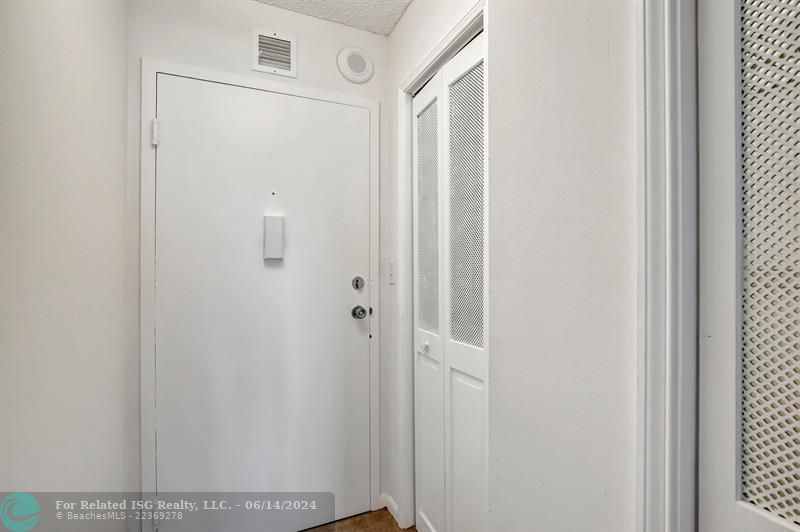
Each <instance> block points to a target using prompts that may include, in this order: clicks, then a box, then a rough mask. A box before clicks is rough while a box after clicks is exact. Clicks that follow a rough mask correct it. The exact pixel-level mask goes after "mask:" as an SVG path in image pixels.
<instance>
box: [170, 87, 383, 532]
mask: <svg viewBox="0 0 800 532" xmlns="http://www.w3.org/2000/svg"><path fill="white" fill-rule="evenodd" d="M157 116H158V123H159V127H160V137H161V139H160V140H161V141H160V145H159V146H158V148H157V162H156V187H155V204H156V209H155V284H156V287H155V301H156V302H155V367H156V369H155V372H156V375H155V380H156V398H155V401H156V419H157V488H158V491H160V492H174V491H258V492H298V491H314V492H332V493H333V494H334V495H335V502H336V513H335V516H336V518H341V517H344V516H349V515H352V514H357V513H360V512H364V511H367V510H369V509H370V341H371V340H370V321H371V316H370V313H369V310H368V309H369V304H370V303H369V302H370V285H371V280H370V275H371V272H370V188H371V187H370V111H369V110H368V109H366V108H362V107H356V106H350V105H344V104H340V103H331V102H328V101H322V100H316V99H310V98H302V97H297V96H293V95H288V94H281V93H278V92H270V91H265V90H255V89H252V88H245V87H240V86H235V85H229V84H223V83H215V82H210V81H203V80H198V79H191V78H188V77H179V76H175V75H167V74H158V76H157ZM265 215H272V216H282V217H283V220H284V230H283V247H282V251H283V258H282V259H278V260H275V259H272V260H265V259H264V216H265ZM373 274H374V272H373ZM357 276H360V277H362V278H363V279H364V280H365V284H364V286H362V287H360V288H356V287H354V286H353V283H352V281H353V278H354V277H357ZM356 305H361V306H362V307H364V309H365V310H366V316H365V317H364V318H363V319H356V318H355V317H353V316H352V315H351V309H352V308H353V307H354V306H356ZM307 524H308V525H309V526H310V525H312V524H315V523H307ZM316 524H318V523H316ZM167 525H168V523H166V522H164V523H162V528H163V527H164V526H167Z"/></svg>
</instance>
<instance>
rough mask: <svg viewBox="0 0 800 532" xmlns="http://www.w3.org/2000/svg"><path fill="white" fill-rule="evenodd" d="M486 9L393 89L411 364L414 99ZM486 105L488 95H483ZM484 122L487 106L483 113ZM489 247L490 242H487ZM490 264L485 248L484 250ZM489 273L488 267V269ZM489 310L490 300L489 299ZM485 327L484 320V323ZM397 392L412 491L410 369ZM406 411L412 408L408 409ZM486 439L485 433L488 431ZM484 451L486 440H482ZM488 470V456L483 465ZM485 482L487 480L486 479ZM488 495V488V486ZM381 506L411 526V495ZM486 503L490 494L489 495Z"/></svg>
mask: <svg viewBox="0 0 800 532" xmlns="http://www.w3.org/2000/svg"><path fill="white" fill-rule="evenodd" d="M486 12H487V6H486V2H485V0H477V2H476V3H475V6H473V7H472V9H470V11H469V12H467V14H466V15H464V17H462V18H461V20H459V22H458V23H457V24H456V25H455V26H454V27H453V29H452V30H450V32H449V33H448V34H447V35H446V36H445V37H444V38H443V39H442V40H441V41H440V42H439V44H438V45H436V47H435V48H434V49H433V50H432V51H431V52H430V53H429V54H428V55H427V56H426V57H425V59H423V60H422V61H421V62H420V63H419V64H418V65H417V66H416V67H415V68H414V69H413V70H412V71H411V72H410V73H409V74H408V75H407V77H406V78H405V79H404V81H403V82H402V83H401V84H400V86H399V88H398V90H397V111H398V112H397V133H398V135H397V138H398V145H397V176H398V182H397V189H396V190H397V212H398V243H399V246H398V257H397V271H396V276H397V283H398V285H399V286H400V287H401V288H400V290H399V291H398V308H399V309H400V324H399V327H400V329H399V330H400V334H399V336H400V340H399V349H400V351H399V352H400V353H403V355H402V356H403V357H408V358H409V360H413V356H414V311H413V309H414V288H413V286H414V278H413V277H414V264H413V260H414V259H413V257H414V252H413V245H414V241H413V208H414V207H413V193H412V189H413V187H412V183H413V166H414V165H413V152H412V146H413V127H412V124H413V120H412V116H413V97H414V94H416V93H417V92H418V91H419V90H420V89H421V88H422V87H423V86H424V85H425V83H427V82H428V81H429V80H430V79H431V78H432V77H433V76H434V75H435V74H436V73H437V72H438V71H439V70H440V69H441V68H442V66H443V65H444V64H445V63H447V62H448V61H449V60H450V59H452V58H453V57H455V55H456V54H457V53H458V51H459V50H461V49H462V48H463V47H464V46H465V45H466V44H467V43H469V42H470V41H471V40H472V39H473V38H474V37H475V36H476V35H478V34H479V33H481V32H483V31H485V27H486V20H485V18H486ZM487 47H488V38H487V39H484V59H486V58H487V51H488V50H487ZM484 69H485V70H484V79H485V80H488V72H489V65H488V61H486V60H485V62H484ZM485 99H486V101H487V102H488V91H486V96H485ZM484 113H485V115H484V116H485V117H487V118H488V105H487V109H485V111H484ZM488 124H489V122H488V119H487V120H486V127H485V135H488V132H489V127H488ZM484 146H485V154H484V157H485V158H488V152H489V144H488V142H486V138H484ZM485 172H486V173H485V179H486V182H487V183H488V179H489V165H488V164H487V165H485ZM486 242H487V243H488V239H487V240H486ZM486 260H487V261H488V248H487V252H486ZM487 271H488V268H487ZM487 308H488V300H487ZM487 323H488V321H487ZM400 380H401V382H400V389H401V390H405V391H404V392H403V393H404V395H405V394H408V395H407V396H406V397H407V400H406V401H403V402H402V405H401V409H402V410H401V412H400V414H401V418H402V419H403V420H404V424H405V429H406V430H404V431H403V434H404V437H407V438H408V444H407V445H404V446H403V448H404V449H405V450H406V452H405V454H404V455H403V456H399V457H398V461H399V462H400V463H399V468H400V470H402V471H408V478H407V483H408V486H407V487H408V489H409V490H412V491H413V489H414V485H415V484H414V411H413V404H414V400H413V397H414V371H413V367H412V368H411V371H410V372H408V373H403V374H402V375H400ZM409 407H410V409H409ZM487 440H488V431H487ZM486 445H487V447H486V448H487V449H488V441H487V442H486ZM486 467H487V469H488V467H489V464H488V452H487V464H486ZM487 478H488V476H487ZM486 489H487V492H488V489H489V487H488V486H486ZM383 497H384V503H385V504H386V506H387V508H388V509H389V511H390V512H391V513H392V515H393V516H394V518H395V520H396V521H397V523H398V524H399V525H400V526H401V527H404V528H405V527H409V526H411V525H412V524H414V519H415V514H416V504H415V501H414V499H413V497H412V499H411V500H410V501H407V504H398V503H397V502H396V501H395V500H394V499H393V498H392V497H391V495H389V494H388V493H387V494H384V495H383ZM487 500H488V494H487Z"/></svg>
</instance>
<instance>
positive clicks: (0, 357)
mask: <svg viewBox="0 0 800 532" xmlns="http://www.w3.org/2000/svg"><path fill="white" fill-rule="evenodd" d="M125 17H126V9H125V5H124V3H118V2H97V1H94V0H85V1H82V0H76V1H73V2H68V3H67V2H57V1H52V2H49V1H48V2H45V1H38V2H33V1H31V2H9V1H5V2H0V427H2V428H0V491H7V490H29V491H36V490H38V491H44V490H46V491H61V490H77V491H81V490H83V491H90V490H108V491H123V490H137V489H138V486H139V475H138V462H139V452H138V450H139V445H138V441H139V436H138V424H139V408H138V391H137V386H138V379H137V369H136V368H137V359H136V358H135V357H134V354H133V353H132V352H131V350H130V349H129V347H130V346H129V345H127V344H126V342H125V327H126V324H125V311H126V306H127V305H129V304H130V303H131V302H130V301H127V300H126V298H125V293H124V291H123V286H124V285H123V280H124V278H125V275H126V269H125V260H124V257H125V238H126V235H125V98H126V94H125V72H126V66H125V59H124V58H125V47H126V34H125V32H126V25H125V24H126V23H125ZM123 528H124V527H123Z"/></svg>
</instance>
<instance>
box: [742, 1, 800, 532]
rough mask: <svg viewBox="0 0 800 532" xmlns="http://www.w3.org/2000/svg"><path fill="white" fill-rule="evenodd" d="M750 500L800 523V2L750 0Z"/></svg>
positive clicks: (745, 176)
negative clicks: (799, 323)
mask: <svg viewBox="0 0 800 532" xmlns="http://www.w3.org/2000/svg"><path fill="white" fill-rule="evenodd" d="M741 29H742V35H741V39H742V42H741V51H742V64H741V68H742V94H741V98H742V100H741V101H742V201H743V210H742V237H743V243H744V283H743V285H744V291H743V295H742V302H741V303H742V314H743V323H742V325H743V332H742V392H743V394H742V405H741V408H742V448H741V452H742V456H741V460H742V478H741V482H742V494H743V498H744V500H746V501H748V502H750V503H752V504H754V505H756V506H758V507H759V508H762V509H764V510H766V511H768V512H770V513H772V514H773V515H776V516H779V517H782V518H784V519H787V520H789V521H792V522H794V523H796V524H800V336H798V311H800V308H798V302H799V301H800V272H799V271H798V264H799V262H798V261H800V88H799V87H798V84H800V0H743V1H742V11H741Z"/></svg>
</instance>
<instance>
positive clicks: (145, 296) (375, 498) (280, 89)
mask: <svg viewBox="0 0 800 532" xmlns="http://www.w3.org/2000/svg"><path fill="white" fill-rule="evenodd" d="M158 74H167V75H172V76H180V77H185V78H192V79H197V80H201V81H209V82H213V83H222V84H226V85H234V86H238V87H244V88H249V89H255V90H260V91H266V92H272V93H279V94H286V95H289V96H296V97H300V98H308V99H312V100H319V101H326V102H331V103H337V104H341V105H349V106H352V107H358V108H363V109H366V110H367V111H369V117H370V118H369V129H370V132H369V139H370V147H369V152H370V155H369V157H370V170H369V174H370V177H369V179H370V185H369V201H370V217H369V218H370V219H369V224H370V226H369V246H370V257H369V264H370V266H369V268H370V271H369V278H368V283H369V286H370V301H369V305H370V307H371V308H372V309H373V310H374V311H373V314H372V317H371V319H370V344H369V358H370V363H369V394H370V406H369V439H370V442H369V447H370V506H371V508H372V509H373V510H375V509H378V508H380V507H381V506H382V505H381V503H380V497H379V495H380V419H379V414H380V393H379V389H378V386H379V382H380V378H379V377H380V367H379V363H380V353H379V345H380V334H379V333H380V330H379V324H380V297H379V296H380V294H379V290H380V282H379V277H378V276H379V269H378V260H379V247H378V246H379V240H378V237H379V234H380V227H379V219H380V218H379V198H380V196H379V160H378V157H379V136H378V135H379V110H380V108H379V102H378V101H377V100H372V99H368V98H360V97H355V96H349V95H341V94H336V93H331V92H325V91H319V90H316V89H310V88H305V87H300V86H297V85H293V84H289V83H279V82H275V81H268V80H264V79H261V78H257V77H247V76H241V75H236V74H231V73H228V72H219V71H213V70H207V69H202V68H196V67H192V66H186V65H180V64H175V63H168V62H164V61H158V60H153V59H147V58H144V59H142V100H141V140H140V141H141V145H140V148H141V170H140V180H141V184H140V187H141V188H140V193H141V199H140V214H141V220H140V230H141V233H140V242H139V243H140V248H139V250H140V251H139V257H140V264H139V266H140V273H139V275H140V287H139V290H140V291H139V297H140V300H139V304H140V315H139V333H140V336H139V339H140V344H139V345H140V371H141V380H140V392H141V396H140V402H141V404H140V408H141V481H142V484H141V491H142V492H143V493H148V492H150V493H152V492H155V491H156V439H155V435H156V408H155V397H156V395H155V392H156V387H155V377H156V375H155V365H154V361H155V341H154V331H155V269H154V261H155V212H156V211H155V199H156V197H155V193H156V189H155V183H156V153H157V149H156V147H155V146H154V145H153V143H152V129H151V124H152V120H153V119H154V118H155V117H156V78H157V76H158Z"/></svg>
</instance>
